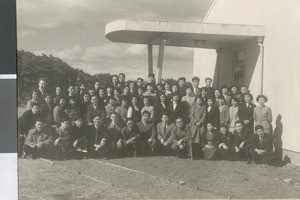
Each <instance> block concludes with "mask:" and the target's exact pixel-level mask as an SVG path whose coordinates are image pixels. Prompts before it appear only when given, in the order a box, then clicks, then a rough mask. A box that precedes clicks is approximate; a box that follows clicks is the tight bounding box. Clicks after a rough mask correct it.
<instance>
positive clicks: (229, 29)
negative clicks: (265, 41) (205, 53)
mask: <svg viewBox="0 0 300 200" xmlns="http://www.w3.org/2000/svg"><path fill="white" fill-rule="evenodd" d="M264 31H265V27H264V26H257V25H238V24H210V23H190V22H173V21H151V20H136V19H121V20H116V21H113V22H110V23H108V24H106V27H105V37H106V38H107V39H109V40H111V41H113V42H121V43H131V44H152V45H159V44H160V42H161V41H162V39H164V42H165V45H167V46H178V47H192V48H208V49H218V48H222V47H226V46H229V45H232V44H235V43H240V42H243V41H246V40H250V39H255V38H263V37H264Z"/></svg>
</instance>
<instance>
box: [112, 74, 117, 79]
mask: <svg viewBox="0 0 300 200" xmlns="http://www.w3.org/2000/svg"><path fill="white" fill-rule="evenodd" d="M113 77H117V78H119V76H118V75H116V74H114V75H112V77H111V79H113Z"/></svg>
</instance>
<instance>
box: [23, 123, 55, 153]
mask: <svg viewBox="0 0 300 200" xmlns="http://www.w3.org/2000/svg"><path fill="white" fill-rule="evenodd" d="M43 123H44V122H43V119H42V118H39V119H37V120H36V122H35V128H34V129H31V130H30V131H29V133H28V136H27V138H26V141H25V144H24V145H23V147H22V149H23V155H22V157H23V158H26V157H27V156H32V158H34V159H36V158H38V157H43V156H45V157H50V155H51V153H52V149H53V132H52V129H50V128H47V127H45V126H44V124H43Z"/></svg>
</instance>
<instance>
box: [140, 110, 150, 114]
mask: <svg viewBox="0 0 300 200" xmlns="http://www.w3.org/2000/svg"><path fill="white" fill-rule="evenodd" d="M144 114H148V115H151V114H150V112H149V111H148V110H144V111H143V113H142V115H144Z"/></svg>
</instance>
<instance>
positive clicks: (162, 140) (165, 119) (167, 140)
mask: <svg viewBox="0 0 300 200" xmlns="http://www.w3.org/2000/svg"><path fill="white" fill-rule="evenodd" d="M174 126H175V125H174V124H173V123H170V121H169V116H168V115H167V114H166V113H165V114H162V117H161V122H160V123H159V124H157V139H158V141H159V142H158V148H159V150H160V151H161V152H162V153H164V154H170V153H171V145H172V138H171V133H172V130H173V127H174Z"/></svg>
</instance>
